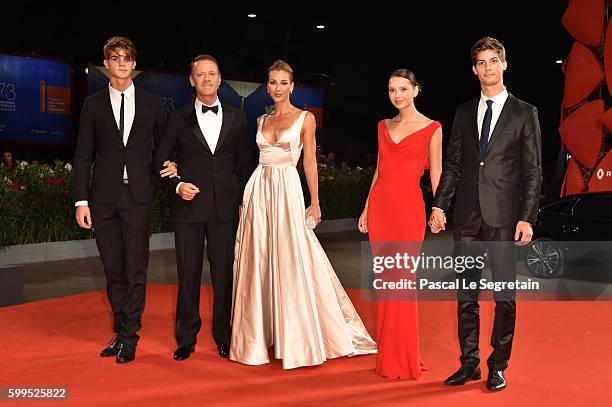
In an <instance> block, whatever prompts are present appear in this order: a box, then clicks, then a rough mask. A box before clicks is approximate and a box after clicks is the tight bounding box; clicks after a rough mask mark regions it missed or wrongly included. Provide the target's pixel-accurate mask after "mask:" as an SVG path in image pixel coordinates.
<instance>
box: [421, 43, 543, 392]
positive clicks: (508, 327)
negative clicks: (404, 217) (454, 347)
mask: <svg viewBox="0 0 612 407" xmlns="http://www.w3.org/2000/svg"><path fill="white" fill-rule="evenodd" d="M471 56H472V65H473V66H472V71H473V72H474V74H475V75H476V76H477V77H478V80H479V81H480V88H481V94H480V97H478V98H475V99H473V100H470V101H467V102H464V103H462V104H460V105H459V106H458V107H457V110H456V113H455V119H454V122H453V127H452V131H451V137H450V141H449V144H448V148H447V155H446V162H445V164H444V169H443V172H442V177H441V180H440V185H439V186H438V190H437V193H436V196H435V199H434V202H433V209H432V213H431V216H430V219H429V225H430V227H431V230H432V232H434V233H437V232H439V231H440V230H444V229H445V225H446V217H445V214H444V213H445V212H446V211H447V210H448V208H449V206H450V203H451V198H452V196H453V194H454V193H455V189H456V198H455V210H454V218H453V220H454V240H455V245H456V249H457V252H456V253H457V254H460V255H471V256H473V255H474V254H477V253H478V250H479V249H477V248H480V247H485V248H486V249H487V250H488V259H489V264H490V266H491V272H492V277H493V280H494V281H502V282H507V281H515V280H516V268H515V266H516V264H515V257H514V251H513V249H514V241H519V243H518V244H526V243H527V242H529V241H530V240H531V237H532V235H533V230H532V228H531V225H532V224H533V222H534V221H535V219H536V214H537V210H538V204H539V197H540V188H541V179H542V169H541V155H542V152H541V141H540V125H539V121H538V112H537V109H536V108H535V107H533V106H532V105H530V104H528V103H525V102H523V101H521V100H519V99H517V98H516V97H514V96H513V95H512V94H510V93H508V92H507V91H506V88H505V87H504V83H503V73H504V71H505V70H506V68H507V62H506V52H505V49H504V46H503V45H502V44H501V42H499V41H498V40H496V39H494V38H490V37H485V38H482V39H481V40H479V41H478V42H476V44H475V45H474V46H473V47H472V52H471ZM481 271H482V270H478V269H472V270H468V271H465V272H464V273H461V275H458V277H460V278H463V279H466V280H467V281H469V282H474V281H475V282H478V281H479V280H480V278H481V277H480V275H481ZM478 296H479V291H478V290H459V292H458V293H457V299H458V307H457V316H458V319H459V321H458V328H459V329H458V335H459V344H460V347H461V358H460V360H461V367H460V369H459V370H458V371H457V372H456V373H454V374H453V375H451V376H450V377H449V378H448V379H446V381H445V383H446V384H448V385H451V386H457V385H463V384H465V383H466V382H467V381H468V380H477V379H479V378H480V367H479V364H480V354H479V349H478V338H479V330H480V318H479V305H478ZM494 298H495V302H496V305H495V321H494V326H493V333H492V336H491V345H492V347H493V353H492V354H491V355H490V357H489V359H488V361H487V364H488V368H489V374H488V379H487V388H488V389H489V390H502V389H504V388H505V387H506V379H505V377H504V374H503V371H504V370H505V369H506V368H507V366H508V360H509V359H510V353H511V350H512V340H513V337H514V326H515V320H516V302H515V292H514V290H504V291H501V292H495V293H494Z"/></svg>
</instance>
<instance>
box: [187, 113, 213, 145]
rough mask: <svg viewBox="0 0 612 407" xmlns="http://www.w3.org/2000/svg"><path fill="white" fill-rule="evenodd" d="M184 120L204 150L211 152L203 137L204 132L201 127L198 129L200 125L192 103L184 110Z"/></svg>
mask: <svg viewBox="0 0 612 407" xmlns="http://www.w3.org/2000/svg"><path fill="white" fill-rule="evenodd" d="M185 121H186V122H187V126H188V127H189V128H190V129H191V132H192V133H193V134H194V136H195V137H196V138H197V139H198V141H199V142H200V143H202V145H203V146H204V147H205V148H206V151H208V152H209V153H210V154H212V151H211V150H210V146H209V145H208V143H207V142H206V138H205V137H204V134H203V133H202V129H200V125H199V124H198V118H197V117H196V111H195V106H194V105H193V104H192V105H191V107H190V108H189V109H188V110H187V111H186V112H185Z"/></svg>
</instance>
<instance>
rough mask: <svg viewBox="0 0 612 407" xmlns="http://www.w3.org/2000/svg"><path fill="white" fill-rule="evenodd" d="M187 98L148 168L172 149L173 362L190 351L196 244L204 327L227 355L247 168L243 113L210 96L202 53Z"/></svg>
mask: <svg viewBox="0 0 612 407" xmlns="http://www.w3.org/2000/svg"><path fill="white" fill-rule="evenodd" d="M189 80H190V82H191V85H192V86H193V87H194V88H195V91H196V99H195V101H194V102H193V103H191V104H189V105H187V106H184V107H182V108H180V109H178V110H176V111H175V112H173V113H172V114H171V115H170V117H169V120H168V126H167V127H166V131H165V132H164V137H163V138H162V141H161V143H160V146H159V148H158V150H157V152H156V155H155V162H156V166H157V167H158V168H159V169H161V165H162V164H161V163H162V162H164V160H167V159H168V158H169V157H171V156H172V155H173V154H174V155H175V157H176V161H177V164H178V167H179V174H180V178H181V179H180V181H181V182H179V180H178V179H177V178H172V179H170V180H169V182H170V186H171V188H172V191H173V192H174V193H175V197H174V200H173V210H174V211H173V212H174V233H175V242H176V264H177V271H178V277H179V291H178V298H177V304H176V327H175V334H176V341H177V344H178V348H177V349H176V351H175V352H174V359H175V360H184V359H187V358H188V357H189V356H190V355H191V353H192V352H193V351H194V350H195V344H196V340H197V335H198V332H199V331H200V327H201V325H202V321H201V319H200V313H199V307H200V285H201V278H202V264H203V256H204V253H203V252H204V241H205V240H206V244H207V252H206V254H207V258H208V261H209V263H210V274H211V280H212V286H213V295H214V303H213V316H212V331H213V337H214V339H215V342H216V344H217V350H218V352H219V354H220V355H221V356H222V357H225V358H227V357H229V342H230V337H231V331H230V317H231V304H232V288H233V285H232V281H233V263H234V243H235V240H236V229H237V227H238V215H239V206H240V202H241V201H242V192H243V190H244V186H245V185H246V182H247V181H248V178H249V176H250V175H251V171H252V153H251V151H250V149H249V142H248V139H247V131H246V124H245V118H244V114H243V113H242V112H241V111H240V110H238V109H236V108H234V107H232V106H229V105H227V104H225V103H221V102H220V101H219V98H218V97H217V90H218V89H219V86H220V85H221V74H220V72H219V65H218V63H217V61H216V60H215V58H213V57H212V56H210V55H205V54H202V55H198V56H197V57H195V58H194V60H193V61H192V62H191V74H190V76H189Z"/></svg>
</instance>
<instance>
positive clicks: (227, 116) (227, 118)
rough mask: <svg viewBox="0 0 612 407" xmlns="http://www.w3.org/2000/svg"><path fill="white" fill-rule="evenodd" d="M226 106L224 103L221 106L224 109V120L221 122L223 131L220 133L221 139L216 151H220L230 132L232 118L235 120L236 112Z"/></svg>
mask: <svg viewBox="0 0 612 407" xmlns="http://www.w3.org/2000/svg"><path fill="white" fill-rule="evenodd" d="M226 107H227V106H226V105H225V104H224V103H222V104H221V108H222V109H223V122H222V123H221V132H220V133H219V141H217V147H216V148H215V151H219V149H220V147H221V146H222V145H223V142H224V141H225V139H226V138H227V134H228V133H229V129H230V127H231V125H232V120H234V112H232V111H230V110H229V109H227V108H226Z"/></svg>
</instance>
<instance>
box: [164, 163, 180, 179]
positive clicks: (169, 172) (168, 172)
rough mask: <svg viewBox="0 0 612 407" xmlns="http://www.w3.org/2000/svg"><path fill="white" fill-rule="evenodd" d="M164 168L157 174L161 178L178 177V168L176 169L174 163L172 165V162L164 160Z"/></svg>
mask: <svg viewBox="0 0 612 407" xmlns="http://www.w3.org/2000/svg"><path fill="white" fill-rule="evenodd" d="M164 167H165V168H164V169H163V170H161V171H160V172H159V174H160V175H161V176H162V177H170V178H174V177H178V168H177V167H176V164H175V163H173V162H172V161H168V160H166V161H164ZM179 178H180V177H179Z"/></svg>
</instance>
